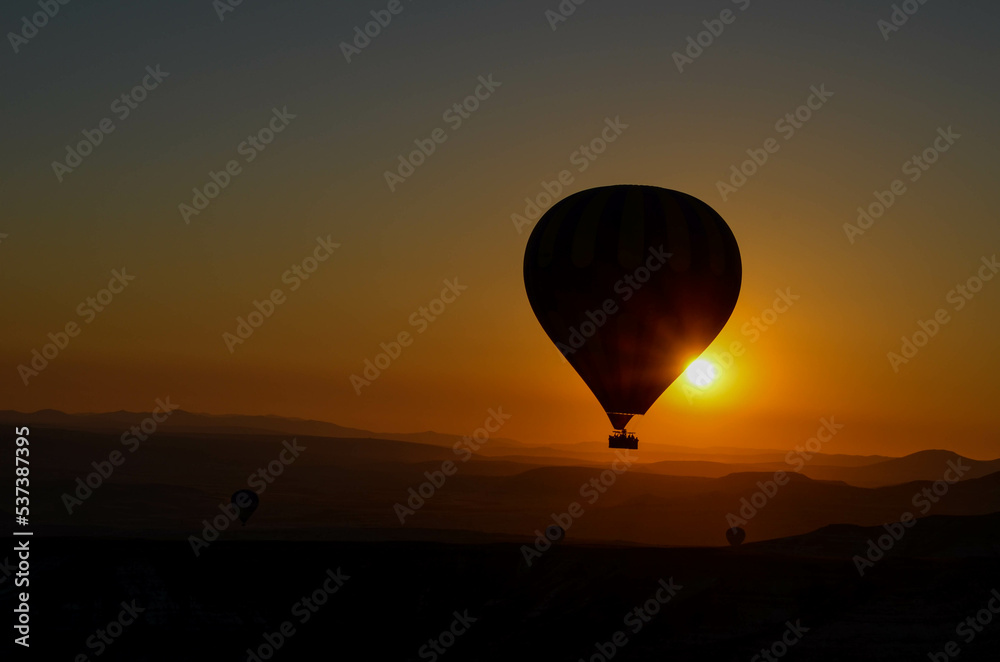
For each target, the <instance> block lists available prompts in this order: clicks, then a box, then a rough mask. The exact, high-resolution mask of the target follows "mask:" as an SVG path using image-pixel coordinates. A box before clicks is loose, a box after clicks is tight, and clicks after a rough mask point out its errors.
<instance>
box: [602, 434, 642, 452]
mask: <svg viewBox="0 0 1000 662" xmlns="http://www.w3.org/2000/svg"><path fill="white" fill-rule="evenodd" d="M608 448H628V449H632V450H637V449H638V448H639V438H638V437H636V436H635V435H634V434H632V433H631V432H626V431H625V430H616V431H615V433H614V434H612V435H609V436H608Z"/></svg>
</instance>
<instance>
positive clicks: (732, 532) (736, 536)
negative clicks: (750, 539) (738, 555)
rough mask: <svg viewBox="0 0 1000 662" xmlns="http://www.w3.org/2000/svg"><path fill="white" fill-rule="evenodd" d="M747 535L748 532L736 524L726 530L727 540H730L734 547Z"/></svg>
mask: <svg viewBox="0 0 1000 662" xmlns="http://www.w3.org/2000/svg"><path fill="white" fill-rule="evenodd" d="M746 537H747V532H746V531H744V530H743V529H742V528H740V527H738V526H734V527H733V528H731V529H729V530H727V531H726V540H728V541H729V544H730V545H732V546H733V547H738V546H739V545H740V544H741V543H742V542H743V539H744V538H746Z"/></svg>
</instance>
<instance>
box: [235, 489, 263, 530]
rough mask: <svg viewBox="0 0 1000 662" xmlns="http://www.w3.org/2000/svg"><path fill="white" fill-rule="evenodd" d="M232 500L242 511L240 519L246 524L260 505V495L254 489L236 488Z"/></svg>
mask: <svg viewBox="0 0 1000 662" xmlns="http://www.w3.org/2000/svg"><path fill="white" fill-rule="evenodd" d="M231 500H232V502H233V503H234V504H236V507H237V508H238V509H239V511H240V515H239V517H240V521H241V522H242V523H243V526H246V525H247V520H248V519H250V516H251V515H253V513H254V511H255V510H257V506H259V505H260V497H259V496H257V493H256V492H254V491H253V490H236V491H235V492H233V496H232V498H231Z"/></svg>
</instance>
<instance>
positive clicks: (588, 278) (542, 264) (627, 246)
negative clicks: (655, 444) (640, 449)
mask: <svg viewBox="0 0 1000 662" xmlns="http://www.w3.org/2000/svg"><path fill="white" fill-rule="evenodd" d="M742 278H743V266H742V262H741V260H740V250H739V247H738V246H737V244H736V239H735V237H733V233H732V231H731V230H730V229H729V226H728V225H726V222H725V221H724V220H722V217H721V216H719V214H717V213H716V212H715V211H714V210H713V209H712V208H711V207H709V206H708V205H707V204H705V203H704V202H702V201H700V200H698V199H697V198H694V197H692V196H690V195H687V194H685V193H680V192H678V191H671V190H669V189H663V188H658V187H655V186H625V185H623V186H604V187H600V188H594V189H589V190H586V191H581V192H579V193H575V194H573V195H571V196H569V197H568V198H565V199H563V200H561V201H560V202H558V203H557V204H556V205H554V206H553V207H552V208H551V209H549V211H547V212H546V213H545V215H543V216H542V218H541V219H539V221H538V223H537V224H536V225H535V228H534V229H533V230H532V232H531V236H530V237H529V238H528V245H527V248H526V249H525V252H524V286H525V290H527V294H528V301H529V302H530V304H531V309H532V310H533V311H534V313H535V316H536V317H537V318H538V321H539V323H540V324H541V325H542V328H543V329H544V330H545V333H546V334H547V335H548V336H549V338H550V339H551V340H552V342H553V343H555V344H556V346H557V347H558V348H559V350H560V351H561V352H562V353H563V356H565V358H566V360H567V361H568V362H569V363H570V365H572V366H573V368H575V369H576V371H577V373H579V375H580V376H581V377H582V378H583V381H584V382H586V384H587V386H588V387H590V390H591V391H593V393H594V395H595V396H596V397H597V400H598V401H599V402H600V404H601V406H602V407H603V408H604V411H605V412H606V413H607V415H608V418H609V419H610V421H611V424H612V426H613V427H614V428H615V430H616V431H617V432H616V433H615V434H613V435H611V437H609V446H610V447H612V448H636V447H637V446H638V441H637V439H636V438H635V436H634V435H631V434H629V433H627V432H626V431H625V426H626V425H627V424H628V422H629V421H630V420H631V419H632V417H633V416H637V415H642V414H645V413H646V411H647V410H648V409H649V408H650V407H651V406H652V404H653V403H654V402H655V401H656V399H657V398H658V397H660V395H661V394H662V393H663V391H664V390H666V388H667V387H668V386H670V384H671V383H673V381H674V380H675V379H676V378H677V377H678V376H679V375H680V374H681V373H682V372H684V370H685V368H686V367H687V365H688V364H689V363H690V362H691V360H692V359H693V358H695V357H697V356H698V355H699V354H700V353H701V352H702V351H704V350H705V348H706V347H708V345H709V344H710V343H711V342H712V340H713V339H714V338H715V337H716V336H717V335H718V334H719V332H720V331H721V330H722V327H723V326H725V324H726V321H727V320H728V319H729V316H730V315H731V314H732V312H733V308H734V307H735V306H736V300H737V298H738V297H739V293H740V284H741V282H742Z"/></svg>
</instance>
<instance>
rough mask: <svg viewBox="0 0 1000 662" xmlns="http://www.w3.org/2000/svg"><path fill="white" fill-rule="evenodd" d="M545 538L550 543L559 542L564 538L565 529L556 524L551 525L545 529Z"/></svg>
mask: <svg viewBox="0 0 1000 662" xmlns="http://www.w3.org/2000/svg"><path fill="white" fill-rule="evenodd" d="M545 537H546V538H548V539H549V540H551V541H552V542H559V541H560V540H562V539H563V538H565V537H566V529H564V528H562V527H561V526H558V525H556V524H551V525H549V527H548V528H547V529H545Z"/></svg>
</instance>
